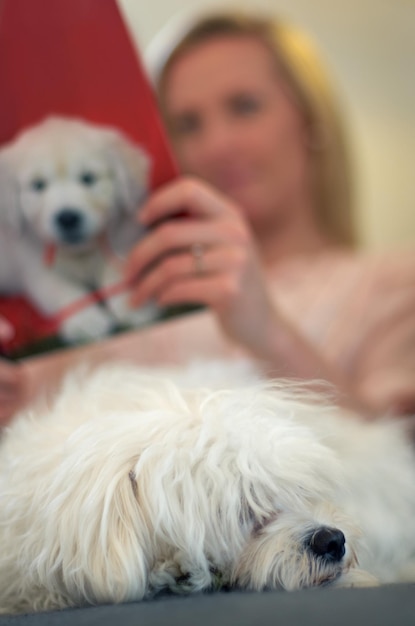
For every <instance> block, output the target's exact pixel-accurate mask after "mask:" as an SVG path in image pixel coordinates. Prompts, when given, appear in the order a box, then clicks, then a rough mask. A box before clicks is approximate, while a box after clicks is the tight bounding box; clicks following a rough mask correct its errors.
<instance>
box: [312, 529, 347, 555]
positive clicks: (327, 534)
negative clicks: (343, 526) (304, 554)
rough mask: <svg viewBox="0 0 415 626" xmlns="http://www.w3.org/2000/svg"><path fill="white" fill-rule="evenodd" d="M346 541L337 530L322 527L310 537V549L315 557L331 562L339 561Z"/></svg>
mask: <svg viewBox="0 0 415 626" xmlns="http://www.w3.org/2000/svg"><path fill="white" fill-rule="evenodd" d="M345 543H346V539H345V537H344V534H343V533H342V531H341V530H339V529H338V528H329V527H327V526H323V527H322V528H319V529H318V530H316V531H315V532H314V533H313V534H312V535H311V537H310V544H309V545H310V548H311V550H312V551H313V552H314V554H316V555H317V556H322V557H324V558H326V559H329V560H331V561H341V559H342V558H343V557H344V553H345Z"/></svg>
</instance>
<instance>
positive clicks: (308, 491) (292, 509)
mask: <svg viewBox="0 0 415 626" xmlns="http://www.w3.org/2000/svg"><path fill="white" fill-rule="evenodd" d="M211 371H215V372H216V378H217V379H218V380H221V384H216V382H215V383H213V382H212V380H211V381H210V383H209V387H206V384H207V381H208V380H209V372H208V371H207V369H206V368H204V367H199V369H197V368H196V369H195V367H193V368H191V369H190V370H189V371H188V372H187V373H186V372H185V371H177V372H175V371H152V370H148V371H146V370H140V369H135V368H134V367H132V366H127V365H120V366H112V367H105V368H102V369H99V370H97V371H96V372H94V373H90V374H89V376H85V372H80V373H78V374H73V375H72V376H70V377H69V378H68V379H67V380H66V382H65V384H64V386H63V388H62V390H61V391H60V393H59V395H58V397H57V399H56V401H55V402H54V404H53V405H52V406H51V407H50V408H48V409H46V408H44V409H39V410H38V411H29V412H26V413H25V414H23V415H21V416H20V417H18V418H17V419H16V420H15V421H14V422H13V424H12V425H11V426H10V427H9V428H7V429H6V430H5V432H4V435H3V441H2V442H1V446H0V607H1V610H2V611H3V612H8V611H10V612H19V611H33V610H48V609H54V608H60V607H66V606H78V605H83V604H87V603H93V604H95V603H105V602H122V601H126V600H139V599H142V598H145V597H149V596H151V595H152V594H154V593H155V592H157V591H158V590H160V589H163V588H165V587H166V588H170V589H172V590H174V591H178V592H181V591H185V592H187V591H194V590H203V589H210V588H212V587H216V586H221V585H234V586H238V587H242V588H248V589H254V590H261V589H265V588H272V589H275V588H277V589H279V588H283V589H288V590H295V589H299V588H303V587H309V586H318V585H322V584H326V583H329V582H333V584H340V585H367V584H376V582H375V581H376V579H377V580H379V581H381V582H383V581H384V582H386V581H389V582H390V581H398V580H415V568H414V559H415V533H414V532H413V522H414V519H415V465H414V458H413V450H412V448H411V445H410V443H409V442H408V440H407V439H406V436H405V429H404V427H403V425H402V424H399V423H398V422H396V421H395V422H376V423H367V422H363V421H360V420H359V419H358V418H357V417H355V416H353V415H351V414H346V413H342V412H341V411H340V410H338V409H335V408H331V407H330V406H328V405H325V404H319V403H318V402H317V401H316V398H314V397H312V396H311V395H310V394H309V393H308V392H306V391H304V390H296V389H295V388H294V387H293V386H292V384H291V385H290V384H289V383H286V382H285V383H283V382H280V383H278V382H273V383H270V382H261V381H260V380H259V379H257V377H256V376H255V375H253V374H251V373H249V372H248V371H247V372H245V371H244V370H243V368H242V369H241V370H240V369H238V368H235V370H234V371H233V372H232V368H229V367H225V366H220V365H218V364H216V365H215V366H214V367H212V368H211ZM210 378H212V377H210ZM235 379H237V381H238V382H237V384H236V383H235ZM198 381H199V382H198ZM200 381H202V385H201V384H200ZM325 527H330V528H336V529H340V530H341V531H342V532H343V533H344V535H345V538H346V544H345V548H346V551H345V555H344V557H343V558H341V557H340V558H337V559H332V558H328V557H327V555H326V554H323V555H318V554H316V553H315V552H313V550H312V549H311V548H310V538H311V537H313V534H315V533H316V532H318V531H319V529H321V528H325ZM374 577H376V578H374Z"/></svg>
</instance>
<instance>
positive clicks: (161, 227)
mask: <svg viewBox="0 0 415 626" xmlns="http://www.w3.org/2000/svg"><path fill="white" fill-rule="evenodd" d="M180 215H184V216H183V217H179V216H180ZM139 219H140V220H141V221H142V223H143V224H145V225H146V226H148V227H149V228H150V230H149V233H148V235H147V236H146V237H145V238H144V239H143V240H141V241H140V242H139V243H138V244H137V245H136V247H135V248H134V250H133V251H132V253H131V254H130V257H129V259H128V261H127V266H126V278H127V280H128V281H129V283H130V285H131V304H132V305H133V306H138V305H141V304H142V303H144V302H145V301H147V300H149V299H152V300H155V301H156V302H157V303H158V304H160V305H163V306H165V305H175V304H186V303H187V304H190V303H192V304H195V303H198V304H202V305H206V306H208V307H210V309H211V310H212V311H214V313H216V315H217V318H218V320H219V323H220V324H221V326H222V328H223V330H224V331H225V332H226V333H227V334H228V336H230V337H231V338H232V339H233V340H236V341H237V342H238V343H241V344H242V345H244V346H245V347H247V348H249V349H250V350H253V351H255V352H257V353H258V352H259V353H261V351H262V349H263V348H264V347H265V344H266V333H267V331H268V328H269V326H270V323H272V321H274V318H275V315H276V311H275V310H274V307H273V304H272V300H271V298H270V296H269V294H268V291H267V288H266V286H265V279H264V276H263V270H262V268H261V264H260V261H259V256H258V253H257V249H256V245H255V242H254V238H253V235H252V234H251V232H250V228H249V226H248V224H247V223H246V221H245V219H244V217H243V215H242V213H241V210H240V209H239V208H238V207H237V206H236V205H235V204H234V203H233V202H232V201H231V200H229V199H228V198H226V197H225V196H223V195H221V194H220V193H218V192H216V191H214V190H213V189H212V188H210V187H208V186H207V185H206V184H204V183H201V182H198V181H195V180H193V179H188V178H187V179H180V180H178V181H175V182H173V183H171V184H169V185H168V186H166V187H164V188H163V189H161V190H159V191H157V192H156V193H154V194H153V195H152V196H151V198H150V199H149V201H148V202H147V203H146V205H145V206H144V207H143V208H142V210H141V212H140V215H139ZM262 344H264V346H263V345H262Z"/></svg>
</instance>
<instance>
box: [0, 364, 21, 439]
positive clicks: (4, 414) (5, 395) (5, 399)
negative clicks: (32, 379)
mask: <svg viewBox="0 0 415 626" xmlns="http://www.w3.org/2000/svg"><path fill="white" fill-rule="evenodd" d="M25 389H26V386H25V375H24V369H23V367H22V366H21V365H19V364H17V363H10V362H9V361H6V360H5V359H0V427H1V426H4V425H5V424H7V422H8V421H9V420H10V419H11V418H12V417H13V415H14V414H15V413H16V411H17V410H18V409H20V408H21V407H22V406H23V404H24V401H25V397H26V394H25Z"/></svg>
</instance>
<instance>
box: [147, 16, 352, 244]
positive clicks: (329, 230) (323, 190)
mask: <svg viewBox="0 0 415 626" xmlns="http://www.w3.org/2000/svg"><path fill="white" fill-rule="evenodd" d="M218 36H235V37H240V36H250V37H255V38H256V39H258V40H259V41H262V42H263V43H264V44H265V45H266V47H267V48H268V49H269V50H270V52H271V53H272V56H273V58H274V59H275V61H276V63H277V65H278V67H279V69H280V71H281V72H282V76H283V78H284V79H285V81H286V83H287V85H288V86H289V88H290V90H291V92H292V94H293V96H294V98H295V101H296V103H297V106H298V107H299V109H300V111H301V112H302V114H303V115H304V118H305V120H306V123H307V124H308V125H309V129H310V133H309V137H310V146H309V148H310V150H311V151H312V152H313V160H312V167H313V190H314V206H315V211H316V215H317V219H318V220H319V225H320V227H321V228H322V229H323V231H324V232H325V233H326V234H327V235H328V236H329V237H330V238H331V240H332V241H334V242H336V243H338V244H342V245H347V246H353V245H355V244H356V230H355V223H354V210H353V193H352V187H353V185H352V174H351V164H350V159H349V153H348V150H347V145H346V138H345V132H344V128H343V123H342V120H341V116H340V113H339V105H338V102H337V101H336V98H335V96H334V94H333V89H332V86H331V83H330V81H329V79H328V77H327V74H326V71H325V69H324V67H323V65H322V63H321V61H320V58H319V55H318V54H317V52H316V50H315V47H314V45H313V44H312V42H311V41H310V40H309V38H308V37H307V36H306V35H305V34H304V33H303V32H301V31H300V30H299V29H297V28H294V27H293V26H291V25H289V24H287V23H285V22H281V21H278V20H274V19H269V18H263V17H257V16H252V15H248V14H239V13H237V14H235V13H224V14H217V13H215V14H213V15H209V16H206V17H203V18H201V19H200V20H199V21H197V22H196V23H194V24H193V26H191V28H190V29H189V30H188V31H187V33H186V34H185V35H184V36H183V37H182V39H181V40H180V41H179V43H178V44H177V45H176V46H175V47H174V49H173V50H172V51H171V52H170V54H169V56H168V58H167V59H166V61H165V63H164V65H163V68H162V69H161V71H160V72H159V75H158V78H157V81H156V89H157V93H158V97H159V101H160V107H161V111H162V114H163V115H164V117H165V118H166V123H167V126H168V111H167V108H166V89H167V80H168V77H169V72H170V69H171V68H172V67H173V65H174V63H175V62H176V60H177V59H178V58H179V57H181V56H182V55H183V54H185V53H187V52H188V51H189V50H191V49H192V48H194V47H196V46H197V45H199V44H200V43H203V42H205V41H206V40H209V39H213V38H216V37H218Z"/></svg>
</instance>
